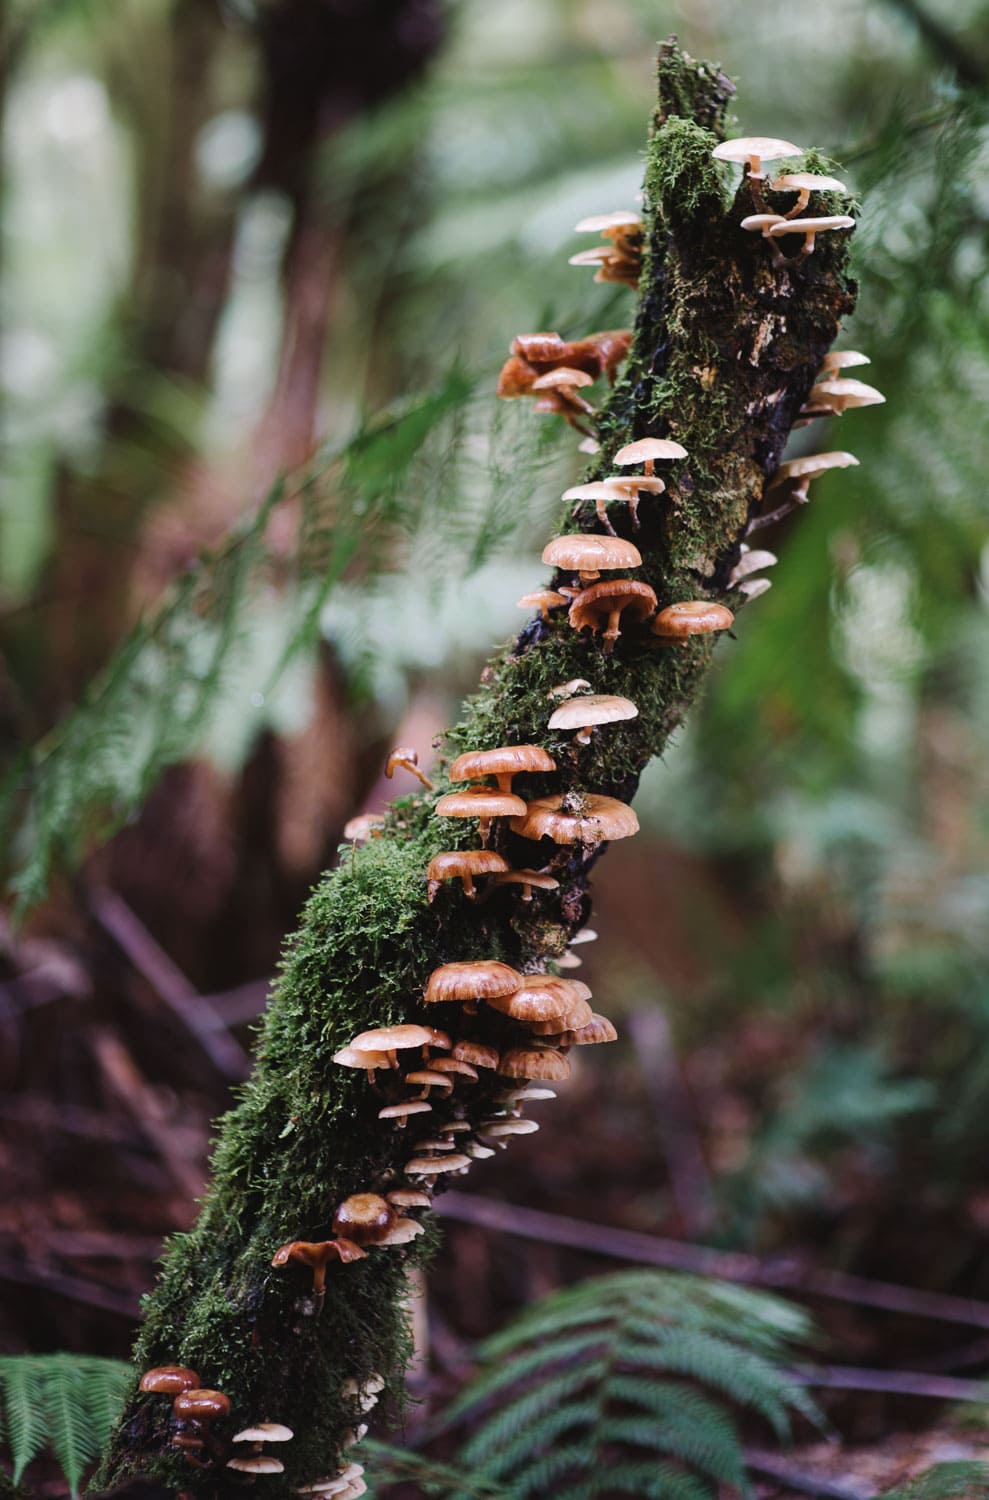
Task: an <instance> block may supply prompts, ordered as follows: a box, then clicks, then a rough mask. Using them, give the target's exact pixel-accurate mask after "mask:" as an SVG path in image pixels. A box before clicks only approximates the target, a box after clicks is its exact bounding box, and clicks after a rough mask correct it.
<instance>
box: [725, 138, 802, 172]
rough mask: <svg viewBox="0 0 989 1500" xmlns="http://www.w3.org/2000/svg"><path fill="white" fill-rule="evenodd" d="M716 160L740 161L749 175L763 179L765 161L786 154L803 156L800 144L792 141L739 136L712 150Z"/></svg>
mask: <svg viewBox="0 0 989 1500" xmlns="http://www.w3.org/2000/svg"><path fill="white" fill-rule="evenodd" d="M711 155H712V156H713V157H714V159H715V161H732V162H738V163H740V164H741V165H742V166H743V167H745V169H746V173H747V175H748V176H749V177H753V178H755V179H756V180H757V181H761V180H763V179H764V178H765V176H766V174H765V172H764V171H763V170H762V164H763V162H764V161H780V160H781V159H782V158H783V157H785V156H802V155H803V152H802V151H801V149H800V147H799V146H795V145H794V144H793V142H792V141H781V140H779V139H778V138H777V137H776V136H771V135H746V136H738V137H736V138H735V139H734V140H730V141H722V142H721V144H720V146H715V148H714V150H713V151H712V152H711Z"/></svg>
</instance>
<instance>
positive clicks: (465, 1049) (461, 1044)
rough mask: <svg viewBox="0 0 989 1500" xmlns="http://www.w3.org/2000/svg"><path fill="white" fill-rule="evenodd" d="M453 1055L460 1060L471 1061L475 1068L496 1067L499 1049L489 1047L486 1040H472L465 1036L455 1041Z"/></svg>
mask: <svg viewBox="0 0 989 1500" xmlns="http://www.w3.org/2000/svg"><path fill="white" fill-rule="evenodd" d="M451 1056H452V1057H454V1058H456V1059H457V1060H458V1061H460V1062H465V1063H470V1064H471V1065H472V1066H473V1067H475V1068H496V1067H497V1066H498V1049H497V1048H496V1047H489V1046H487V1045H486V1043H484V1042H471V1041H468V1040H467V1039H466V1038H464V1037H462V1038H461V1039H460V1041H458V1042H454V1044H453V1052H452V1053H451ZM475 1076H476V1075H475Z"/></svg>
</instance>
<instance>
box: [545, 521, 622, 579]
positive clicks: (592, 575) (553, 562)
mask: <svg viewBox="0 0 989 1500" xmlns="http://www.w3.org/2000/svg"><path fill="white" fill-rule="evenodd" d="M543 562H544V563H546V564H547V566H548V567H551V568H560V569H562V570H564V571H566V572H568V573H576V574H577V575H578V577H579V579H580V581H581V583H582V584H588V583H594V582H596V581H597V579H598V578H600V576H601V574H602V572H605V573H614V572H617V571H618V570H619V569H620V568H638V567H640V566H641V564H642V556H641V554H640V552H639V549H638V547H634V546H633V545H632V543H631V542H626V541H624V540H623V539H622V538H621V537H617V536H614V537H612V536H597V535H595V534H593V533H590V532H584V531H579V532H576V533H575V534H573V535H570V536H558V537H554V538H553V540H552V541H551V542H548V543H547V545H546V546H545V547H544V548H543Z"/></svg>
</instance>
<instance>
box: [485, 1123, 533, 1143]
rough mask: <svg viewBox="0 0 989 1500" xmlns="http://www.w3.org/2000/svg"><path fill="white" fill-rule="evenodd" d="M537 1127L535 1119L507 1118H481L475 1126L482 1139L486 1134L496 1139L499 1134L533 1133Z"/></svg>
mask: <svg viewBox="0 0 989 1500" xmlns="http://www.w3.org/2000/svg"><path fill="white" fill-rule="evenodd" d="M538 1129H539V1122H538V1121H537V1120H520V1119H518V1118H509V1119H507V1120H482V1121H481V1123H480V1125H479V1126H478V1127H477V1133H478V1135H479V1136H480V1138H481V1140H482V1141H483V1140H484V1139H485V1138H486V1137H488V1136H491V1137H493V1138H494V1139H496V1140H497V1138H498V1137H499V1136H506V1135H535V1133H536V1131H537V1130H538Z"/></svg>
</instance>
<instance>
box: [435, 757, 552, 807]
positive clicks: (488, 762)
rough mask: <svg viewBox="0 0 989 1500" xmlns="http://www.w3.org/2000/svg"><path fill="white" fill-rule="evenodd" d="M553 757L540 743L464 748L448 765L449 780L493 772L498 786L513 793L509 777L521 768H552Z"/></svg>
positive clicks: (480, 776) (546, 769) (533, 769)
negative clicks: (479, 748)
mask: <svg viewBox="0 0 989 1500" xmlns="http://www.w3.org/2000/svg"><path fill="white" fill-rule="evenodd" d="M555 770H556V761H555V760H554V759H553V757H552V756H551V755H548V754H547V753H546V751H545V750H544V749H543V748H542V746H541V745H502V746H501V747H500V748H499V749H497V750H467V751H465V752H464V754H463V755H458V756H457V758H456V760H455V761H453V763H452V764H451V766H450V780H451V781H480V780H481V778H482V777H483V776H493V777H494V779H495V780H496V781H497V783H498V790H499V791H500V792H503V793H505V794H507V795H511V793H512V781H513V779H514V778H515V777H516V776H518V775H520V774H521V773H522V772H523V771H542V772H546V771H555Z"/></svg>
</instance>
